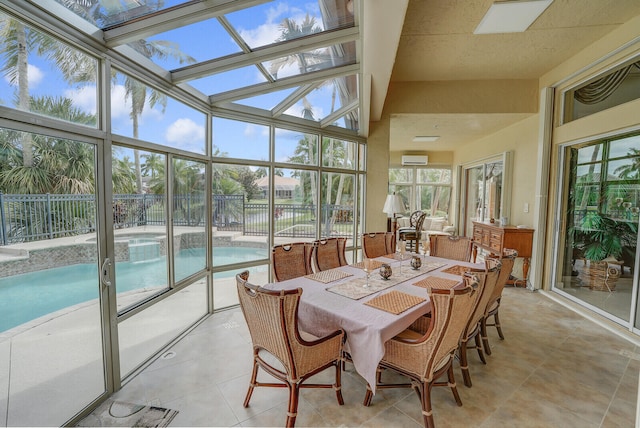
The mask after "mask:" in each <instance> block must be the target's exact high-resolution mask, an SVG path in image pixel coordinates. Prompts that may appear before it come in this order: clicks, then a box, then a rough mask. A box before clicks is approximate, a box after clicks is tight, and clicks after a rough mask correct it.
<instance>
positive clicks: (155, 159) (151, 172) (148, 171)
mask: <svg viewBox="0 0 640 428" xmlns="http://www.w3.org/2000/svg"><path fill="white" fill-rule="evenodd" d="M142 158H144V160H145V162H144V163H143V164H142V173H143V174H144V175H145V176H150V177H151V178H152V179H154V178H156V175H157V174H158V171H160V168H161V167H162V165H164V156H162V155H159V154H157V153H149V154H147V155H142Z"/></svg>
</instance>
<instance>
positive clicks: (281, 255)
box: [271, 242, 313, 282]
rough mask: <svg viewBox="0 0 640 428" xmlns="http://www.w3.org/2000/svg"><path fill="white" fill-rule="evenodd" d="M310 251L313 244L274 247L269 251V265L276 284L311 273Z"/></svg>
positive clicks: (297, 243) (301, 243) (298, 243)
mask: <svg viewBox="0 0 640 428" xmlns="http://www.w3.org/2000/svg"><path fill="white" fill-rule="evenodd" d="M312 250H313V244H312V243H310V242H295V243H293V244H283V245H274V247H273V248H272V249H271V263H272V265H273V276H274V278H275V280H276V282H279V281H286V280H287V279H291V278H297V277H300V276H305V275H309V274H311V273H313V270H312V269H311V253H312Z"/></svg>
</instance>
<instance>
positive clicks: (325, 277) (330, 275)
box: [305, 269, 353, 284]
mask: <svg viewBox="0 0 640 428" xmlns="http://www.w3.org/2000/svg"><path fill="white" fill-rule="evenodd" d="M348 276H353V274H352V273H348V272H345V271H342V270H340V269H329V270H323V271H322V272H316V273H313V274H311V275H305V278H309V279H313V280H314V281H318V282H322V283H323V284H328V283H330V282H333V281H337V280H339V279H342V278H346V277H348Z"/></svg>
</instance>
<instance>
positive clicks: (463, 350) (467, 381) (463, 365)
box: [459, 340, 472, 388]
mask: <svg viewBox="0 0 640 428" xmlns="http://www.w3.org/2000/svg"><path fill="white" fill-rule="evenodd" d="M459 352H460V369H461V370H462V379H463V380H464V386H467V387H469V388H471V386H472V383H471V375H470V374H469V362H468V361H467V341H466V340H465V341H463V342H461V343H460V351H459Z"/></svg>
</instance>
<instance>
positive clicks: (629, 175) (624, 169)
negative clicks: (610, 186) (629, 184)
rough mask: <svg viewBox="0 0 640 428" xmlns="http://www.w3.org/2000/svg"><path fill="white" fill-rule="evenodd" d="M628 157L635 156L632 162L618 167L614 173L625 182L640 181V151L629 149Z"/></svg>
mask: <svg viewBox="0 0 640 428" xmlns="http://www.w3.org/2000/svg"><path fill="white" fill-rule="evenodd" d="M627 156H629V157H631V156H635V157H633V158H631V162H630V163H628V164H626V165H622V166H619V167H617V168H616V169H615V170H614V171H613V173H614V174H618V176H619V177H620V178H622V179H624V180H637V179H640V149H629V152H628V153H627Z"/></svg>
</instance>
